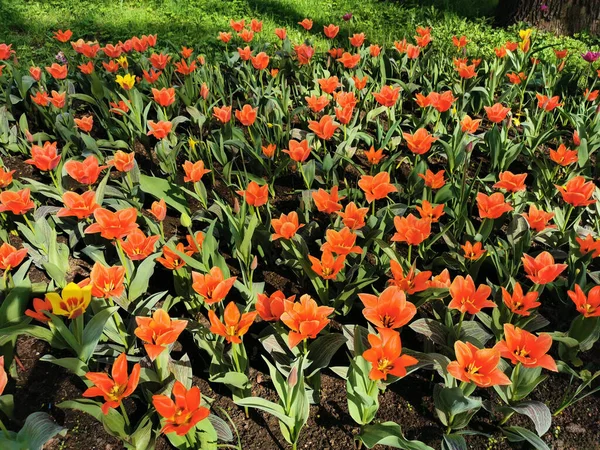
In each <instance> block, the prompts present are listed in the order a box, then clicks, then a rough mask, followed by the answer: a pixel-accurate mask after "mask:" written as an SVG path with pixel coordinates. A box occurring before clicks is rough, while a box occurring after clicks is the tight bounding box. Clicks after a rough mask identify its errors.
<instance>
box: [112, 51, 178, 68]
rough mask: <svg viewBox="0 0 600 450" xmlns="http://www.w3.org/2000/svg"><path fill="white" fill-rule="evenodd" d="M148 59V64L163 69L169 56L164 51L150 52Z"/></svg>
mask: <svg viewBox="0 0 600 450" xmlns="http://www.w3.org/2000/svg"><path fill="white" fill-rule="evenodd" d="M116 57H117V56H113V58H116ZM148 59H149V60H150V64H152V67H154V68H155V69H157V70H164V69H165V68H166V67H167V64H168V63H169V61H170V60H171V56H170V55H165V54H164V53H152V54H151V55H150V58H148Z"/></svg>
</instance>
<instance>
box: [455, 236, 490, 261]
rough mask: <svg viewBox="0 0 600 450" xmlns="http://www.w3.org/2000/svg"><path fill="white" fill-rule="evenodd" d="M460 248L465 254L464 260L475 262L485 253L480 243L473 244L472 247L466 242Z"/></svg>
mask: <svg viewBox="0 0 600 450" xmlns="http://www.w3.org/2000/svg"><path fill="white" fill-rule="evenodd" d="M461 248H462V249H463V252H464V253H465V259H469V260H471V261H477V260H478V259H479V258H481V257H482V256H483V254H484V253H485V252H486V250H485V249H484V248H483V245H482V244H481V242H475V245H473V244H471V243H470V242H469V241H467V242H465V245H461Z"/></svg>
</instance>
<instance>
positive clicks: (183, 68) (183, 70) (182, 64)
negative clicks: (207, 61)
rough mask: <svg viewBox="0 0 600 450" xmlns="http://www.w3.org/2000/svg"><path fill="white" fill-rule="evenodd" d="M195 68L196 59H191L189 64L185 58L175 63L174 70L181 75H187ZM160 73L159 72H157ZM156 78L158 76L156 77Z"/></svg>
mask: <svg viewBox="0 0 600 450" xmlns="http://www.w3.org/2000/svg"><path fill="white" fill-rule="evenodd" d="M195 70H196V61H192V62H191V64H189V65H188V63H187V62H186V61H185V60H181V61H177V62H176V63H175V72H177V73H180V74H181V75H189V74H191V73H192V72H194V71H195ZM159 75H160V73H159ZM157 78H158V77H157Z"/></svg>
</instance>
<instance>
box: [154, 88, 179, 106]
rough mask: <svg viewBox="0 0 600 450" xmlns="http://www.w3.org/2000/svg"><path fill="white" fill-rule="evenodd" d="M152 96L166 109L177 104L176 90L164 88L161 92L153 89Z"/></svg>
mask: <svg viewBox="0 0 600 450" xmlns="http://www.w3.org/2000/svg"><path fill="white" fill-rule="evenodd" d="M152 96H153V97H154V101H155V102H156V103H158V104H159V105H160V106H163V107H165V108H166V107H167V106H170V105H172V104H173V103H174V102H175V88H172V87H170V88H162V89H160V90H158V89H156V88H152Z"/></svg>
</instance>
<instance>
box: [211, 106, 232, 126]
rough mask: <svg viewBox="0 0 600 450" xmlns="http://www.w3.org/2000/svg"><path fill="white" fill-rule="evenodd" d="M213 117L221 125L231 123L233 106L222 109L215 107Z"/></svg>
mask: <svg viewBox="0 0 600 450" xmlns="http://www.w3.org/2000/svg"><path fill="white" fill-rule="evenodd" d="M213 117H214V118H216V119H217V120H219V121H220V122H221V123H227V122H229V121H230V120H231V106H223V107H222V108H219V107H218V106H215V107H214V108H213Z"/></svg>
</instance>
